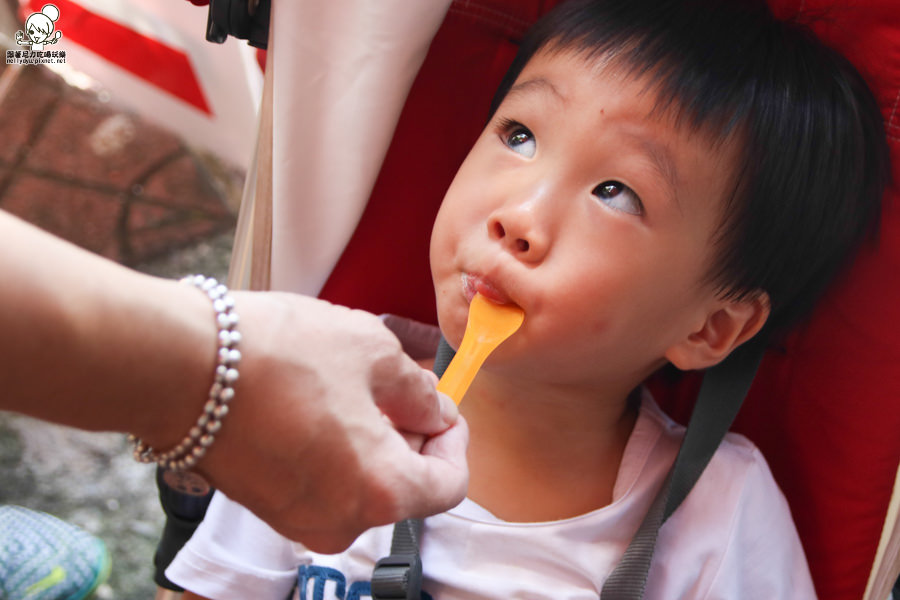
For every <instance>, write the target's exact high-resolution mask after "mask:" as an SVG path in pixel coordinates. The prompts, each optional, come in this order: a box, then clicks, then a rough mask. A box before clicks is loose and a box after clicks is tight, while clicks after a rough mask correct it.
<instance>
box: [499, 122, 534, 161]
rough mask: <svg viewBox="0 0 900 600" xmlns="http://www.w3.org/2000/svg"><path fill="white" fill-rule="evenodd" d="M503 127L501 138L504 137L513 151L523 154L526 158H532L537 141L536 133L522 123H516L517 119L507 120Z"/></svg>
mask: <svg viewBox="0 0 900 600" xmlns="http://www.w3.org/2000/svg"><path fill="white" fill-rule="evenodd" d="M502 127H503V133H502V134H501V138H502V139H503V143H504V144H506V145H507V146H508V147H509V148H510V149H511V150H512V151H513V152H516V153H518V154H521V155H522V156H524V157H525V158H532V157H533V156H534V151H535V148H536V142H535V139H534V134H533V133H531V131H530V130H529V129H528V128H527V127H525V126H524V125H522V124H521V123H516V122H515V121H507V122H505V123H504V124H503V125H502Z"/></svg>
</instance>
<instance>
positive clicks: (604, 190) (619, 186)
mask: <svg viewBox="0 0 900 600" xmlns="http://www.w3.org/2000/svg"><path fill="white" fill-rule="evenodd" d="M591 193H592V194H594V195H595V196H597V197H598V198H599V199H600V201H601V202H603V203H604V204H606V205H607V206H609V207H610V208H614V209H616V210H621V211H622V212H625V213H628V214H630V215H642V214H644V204H643V203H642V202H641V199H640V198H638V195H637V194H636V193H634V190H633V189H631V188H630V187H628V186H627V185H625V184H624V183H621V182H619V181H604V182H603V183H601V184H600V185H598V186H597V187H595V188H594V190H593V192H591Z"/></svg>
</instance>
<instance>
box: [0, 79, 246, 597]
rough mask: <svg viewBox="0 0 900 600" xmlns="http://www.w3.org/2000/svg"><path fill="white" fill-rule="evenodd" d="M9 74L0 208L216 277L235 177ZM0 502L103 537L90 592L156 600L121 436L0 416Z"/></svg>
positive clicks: (99, 105)
mask: <svg viewBox="0 0 900 600" xmlns="http://www.w3.org/2000/svg"><path fill="white" fill-rule="evenodd" d="M14 69H16V68H15V67H5V65H4V66H0V140H2V143H0V208H2V209H3V210H7V211H9V212H11V213H14V214H16V215H18V216H20V217H22V218H24V219H26V220H28V221H31V222H33V223H35V224H37V225H39V226H40V227H43V228H44V229H47V230H49V231H51V232H53V233H55V234H57V235H59V236H61V237H64V238H66V239H69V240H71V241H72V242H74V243H76V244H78V245H80V246H82V247H84V248H87V249H89V250H91V251H93V252H96V253H98V254H101V255H103V256H106V257H108V258H111V259H113V260H116V261H119V262H121V263H124V264H126V265H129V266H133V267H136V268H139V269H141V270H144V271H147V272H150V273H153V274H156V275H160V276H166V277H178V276H180V275H183V274H186V273H190V272H203V273H208V274H211V275H215V276H218V277H222V276H224V274H225V273H226V272H227V265H228V257H229V253H230V247H231V232H232V230H233V227H234V222H235V219H234V207H235V206H236V200H235V198H236V197H237V196H238V195H239V190H240V185H241V179H242V175H241V174H240V173H238V172H235V171H234V169H229V168H225V167H223V166H222V165H221V164H219V163H218V162H216V161H215V160H213V159H210V158H209V157H202V156H199V155H198V154H196V153H195V152H193V151H192V150H191V149H189V148H187V147H186V146H185V145H184V144H183V143H182V141H181V140H179V139H178V138H177V137H176V136H174V135H172V134H170V133H168V132H166V131H163V130H161V129H159V128H158V127H154V126H151V125H149V124H147V123H145V122H143V121H142V120H141V119H139V118H137V117H136V116H134V115H133V114H130V113H129V112H127V111H123V110H121V109H117V108H116V107H115V105H114V103H113V102H109V101H104V100H105V98H103V97H98V96H97V95H95V94H93V93H91V92H87V91H84V90H80V89H76V88H73V87H70V86H68V85H66V84H65V83H64V82H63V81H62V80H61V79H60V78H59V77H57V76H55V75H53V74H51V73H49V72H48V71H46V70H44V69H43V68H41V67H35V66H27V67H22V68H18V70H14ZM229 206H230V207H232V209H231V210H230V209H229V208H228V207H229ZM73 400H74V401H77V397H75V398H73ZM0 503H11V504H19V505H24V506H28V507H31V508H35V509H39V510H45V511H47V512H51V513H53V514H56V515H57V516H60V517H62V518H64V519H67V520H69V521H71V522H74V523H76V524H78V525H80V526H82V527H84V528H86V529H88V530H89V531H91V532H92V533H94V534H96V535H98V536H100V537H101V538H102V539H103V540H104V541H105V542H106V543H107V545H108V546H109V548H110V550H111V552H112V555H113V572H112V574H111V577H110V580H109V583H108V584H107V585H105V586H103V587H102V588H101V589H100V590H99V591H98V594H97V595H98V596H99V597H100V598H104V599H105V598H122V599H129V600H130V599H134V600H138V599H148V598H152V597H153V592H154V589H155V586H154V585H153V583H152V580H151V569H152V563H151V561H152V552H153V549H154V548H155V544H156V540H157V537H158V535H159V531H160V528H161V523H162V512H161V510H160V509H159V505H158V502H157V500H156V488H155V483H154V481H153V469H152V468H148V467H146V466H143V465H137V464H136V463H134V462H133V461H132V460H131V458H130V455H129V453H128V449H127V447H126V444H125V442H124V439H123V436H121V435H119V434H88V433H84V432H79V431H75V430H72V429H68V428H64V427H57V426H54V425H48V424H45V423H41V422H38V421H35V420H32V419H27V418H24V417H19V416H16V415H11V414H4V413H0Z"/></svg>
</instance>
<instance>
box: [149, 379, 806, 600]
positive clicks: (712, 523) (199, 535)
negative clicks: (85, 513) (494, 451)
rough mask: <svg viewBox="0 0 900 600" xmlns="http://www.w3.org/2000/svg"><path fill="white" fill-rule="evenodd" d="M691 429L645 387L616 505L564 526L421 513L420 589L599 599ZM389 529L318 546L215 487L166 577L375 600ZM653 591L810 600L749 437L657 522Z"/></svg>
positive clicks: (217, 593)
mask: <svg viewBox="0 0 900 600" xmlns="http://www.w3.org/2000/svg"><path fill="white" fill-rule="evenodd" d="M683 432H684V428H683V427H681V426H679V425H677V424H675V423H674V422H672V421H671V420H670V419H669V418H668V417H666V416H665V415H664V414H663V413H662V411H661V410H660V409H659V407H658V406H657V405H656V403H655V402H654V401H653V400H652V398H650V396H649V394H646V393H645V394H644V398H643V400H642V404H641V409H640V413H639V416H638V419H637V422H636V424H635V428H634V431H633V432H632V434H631V437H630V438H629V441H628V444H627V446H626V449H625V454H624V457H623V460H622V464H621V466H620V468H619V473H618V477H617V480H616V484H615V488H614V491H613V502H612V503H611V504H610V505H609V506H605V507H603V508H601V509H598V510H595V511H593V512H590V513H588V514H584V515H581V516H578V517H574V518H571V519H564V520H561V521H552V522H543V523H510V522H505V521H501V520H500V519H497V518H496V517H494V516H493V515H491V514H490V513H489V512H488V511H486V510H484V509H483V508H481V507H480V506H478V505H477V504H475V503H474V502H472V501H471V500H468V499H467V500H465V501H463V502H462V504H460V505H459V506H457V507H456V508H454V509H452V510H450V511H448V512H446V513H443V514H440V515H436V516H434V517H431V518H429V519H427V520H426V521H425V529H424V535H423V538H422V544H421V552H422V563H423V568H424V575H425V579H424V584H423V592H425V593H427V594H428V595H429V596H430V597H432V598H434V599H435V600H451V599H452V600H463V599H475V598H496V599H498V600H499V599H503V600H509V599H517V600H520V599H522V600H524V599H529V598H534V599H537V598H554V599H565V600H579V599H583V598H598V596H599V594H600V589H601V588H602V586H603V582H604V580H605V579H606V577H607V576H608V575H609V573H610V572H611V571H612V569H613V568H614V567H615V565H616V564H617V563H618V561H619V559H620V558H621V557H622V554H623V553H624V551H625V548H626V547H627V546H628V543H629V541H630V540H631V538H632V536H633V535H634V533H635V531H636V530H637V528H638V525H639V524H640V522H641V520H642V519H643V517H644V515H645V514H646V512H647V510H648V509H649V506H650V503H651V502H652V500H653V498H654V496H655V494H656V492H657V489H658V487H659V485H660V483H661V482H662V480H663V479H664V477H665V475H666V473H667V472H668V470H669V468H670V466H671V464H672V462H673V461H674V458H675V454H676V453H677V451H678V446H679V444H680V440H681V437H682V435H683ZM588 476H589V474H585V477H588ZM391 531H392V527H391V526H387V527H380V528H376V529H373V530H370V531H368V532H366V533H364V534H363V535H362V536H360V538H359V539H357V540H356V542H355V543H354V544H353V545H352V546H351V547H350V548H349V549H348V550H347V551H345V552H344V553H342V554H337V555H319V554H314V553H310V552H309V551H307V550H306V549H305V548H303V547H302V546H301V545H300V544H296V543H292V542H290V541H289V540H287V539H285V538H283V537H282V536H280V535H279V534H277V533H275V532H274V531H273V530H272V529H271V528H270V527H268V526H267V525H266V524H264V523H263V522H262V521H260V520H259V519H257V518H256V517H255V516H254V515H253V514H252V513H250V512H249V511H247V510H246V509H244V508H242V507H241V506H239V505H237V504H235V503H234V502H232V501H230V500H228V499H227V498H225V497H224V496H222V495H221V494H216V496H215V497H214V499H213V502H212V503H211V505H210V508H209V512H208V513H207V516H206V518H205V519H204V521H203V523H202V524H201V526H200V528H199V529H198V530H197V532H196V533H195V534H194V536H193V538H192V539H191V540H190V541H189V542H188V544H187V545H186V546H185V547H184V548H183V549H182V551H181V552H180V553H179V554H178V556H177V558H176V559H175V561H174V562H173V564H172V565H171V566H170V567H169V569H168V571H167V572H166V574H167V576H168V577H169V578H170V579H171V580H172V581H174V582H176V583H178V584H179V585H181V586H184V587H185V588H187V589H190V590H192V591H194V592H196V593H199V594H201V595H204V596H207V597H210V598H214V599H216V600H228V599H248V598H253V599H257V598H259V599H267V598H272V599H279V600H280V599H283V598H287V597H288V596H289V594H291V590H292V588H293V586H294V584H295V582H297V581H298V579H299V580H301V581H302V583H303V587H302V588H301V589H298V590H295V591H294V598H299V599H302V600H325V599H340V600H356V599H358V598H368V597H369V580H370V577H371V574H372V567H373V565H374V563H375V562H376V561H377V560H378V559H380V558H383V557H385V556H387V555H388V554H389V550H390V545H391ZM424 597H426V596H425V595H424V594H423V598H424ZM645 598H646V599H647V600H672V599H674V598H679V599H686V598H692V599H693V598H703V599H708V600H714V599H715V600H739V599H742V598H743V599H752V600H756V599H761V600H762V599H764V600H778V599H782V598H783V599H791V600H808V599H814V598H815V592H814V590H813V585H812V580H811V578H810V574H809V569H808V567H807V564H806V559H805V557H804V554H803V549H802V548H801V546H800V540H799V538H798V536H797V531H796V528H795V526H794V523H793V521H792V519H791V515H790V511H789V509H788V505H787V502H786V501H785V498H784V496H783V495H782V493H781V491H780V490H779V489H778V486H777V484H776V483H775V480H774V479H773V478H772V475H771V472H770V471H769V468H768V465H767V464H766V462H765V460H764V459H763V457H762V455H761V454H760V452H759V450H758V449H756V447H755V446H753V444H752V443H750V442H749V441H748V440H747V439H746V438H744V437H742V436H740V435H736V434H729V435H728V436H727V437H726V438H725V441H724V442H723V443H722V445H721V447H720V448H719V450H718V451H717V452H716V454H715V456H714V457H713V459H712V461H711V462H710V464H709V466H708V467H707V469H706V471H705V472H704V473H703V475H702V476H701V478H700V480H699V481H698V482H697V485H696V486H695V488H694V490H693V491H692V492H691V493H690V494H689V495H688V497H687V499H686V500H685V501H684V503H683V504H682V505H681V507H679V509H678V510H677V511H675V513H674V514H673V515H672V517H671V518H670V519H669V520H668V522H667V523H666V524H665V525H663V527H662V529H661V530H660V532H659V539H658V542H657V547H656V553H655V555H654V559H653V564H652V566H651V569H650V575H649V578H648V581H647V588H646V593H645Z"/></svg>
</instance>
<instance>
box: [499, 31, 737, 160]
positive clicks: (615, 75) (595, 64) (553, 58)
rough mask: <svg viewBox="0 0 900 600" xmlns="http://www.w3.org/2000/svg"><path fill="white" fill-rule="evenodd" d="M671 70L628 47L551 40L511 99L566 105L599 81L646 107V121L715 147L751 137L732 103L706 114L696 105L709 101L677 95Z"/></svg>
mask: <svg viewBox="0 0 900 600" xmlns="http://www.w3.org/2000/svg"><path fill="white" fill-rule="evenodd" d="M668 69H669V65H665V64H662V63H661V64H658V65H653V64H644V63H638V62H635V61H634V60H633V59H631V58H630V56H629V51H628V48H617V49H614V50H607V51H604V52H595V51H593V50H591V49H580V48H577V47H569V46H560V45H554V44H552V43H551V44H547V45H545V46H544V47H543V48H541V49H540V50H538V51H537V52H535V53H534V55H532V56H531V58H530V59H529V60H528V62H527V63H526V64H525V65H524V67H523V68H522V70H521V72H520V73H519V75H518V77H517V78H516V80H515V82H514V83H513V85H512V86H511V87H510V89H509V92H508V93H507V98H508V97H512V98H513V99H516V98H515V97H516V96H520V97H519V98H518V100H525V101H527V100H529V99H530V98H529V97H531V98H533V97H536V96H537V95H539V94H541V95H544V96H553V97H555V99H556V101H557V103H559V104H565V102H566V99H567V98H568V97H569V96H570V94H572V93H573V92H574V91H575V90H577V89H578V88H579V87H588V86H592V85H595V84H596V83H597V82H599V83H600V85H601V86H604V87H605V89H609V90H611V91H613V92H614V93H615V94H616V95H617V96H618V97H619V98H621V99H624V101H627V102H632V103H633V106H634V107H635V110H636V111H637V110H642V111H643V112H642V113H641V115H642V116H643V118H644V120H645V121H647V122H649V123H656V124H660V125H665V126H667V127H672V128H674V129H677V130H679V131H681V132H683V133H686V134H688V135H689V136H690V137H695V136H699V137H702V138H704V139H705V143H707V144H709V145H710V146H711V147H712V149H713V151H716V152H718V151H720V150H722V149H723V147H726V146H731V145H733V144H735V143H740V139H741V138H743V137H744V136H745V135H746V132H745V131H744V127H743V126H742V122H743V121H744V119H742V118H740V117H736V115H735V114H733V111H732V110H731V109H730V108H729V107H727V106H721V107H719V108H713V109H712V110H708V108H709V107H708V106H707V110H708V114H705V115H698V114H694V113H692V111H693V110H694V107H695V105H699V104H703V103H704V100H703V99H702V98H694V97H690V96H681V95H679V94H676V93H673V90H672V89H671V87H670V86H669V85H668V80H667V78H666V77H665V76H661V74H664V73H665V72H666V71H667V70H668ZM504 101H505V99H504Z"/></svg>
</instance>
